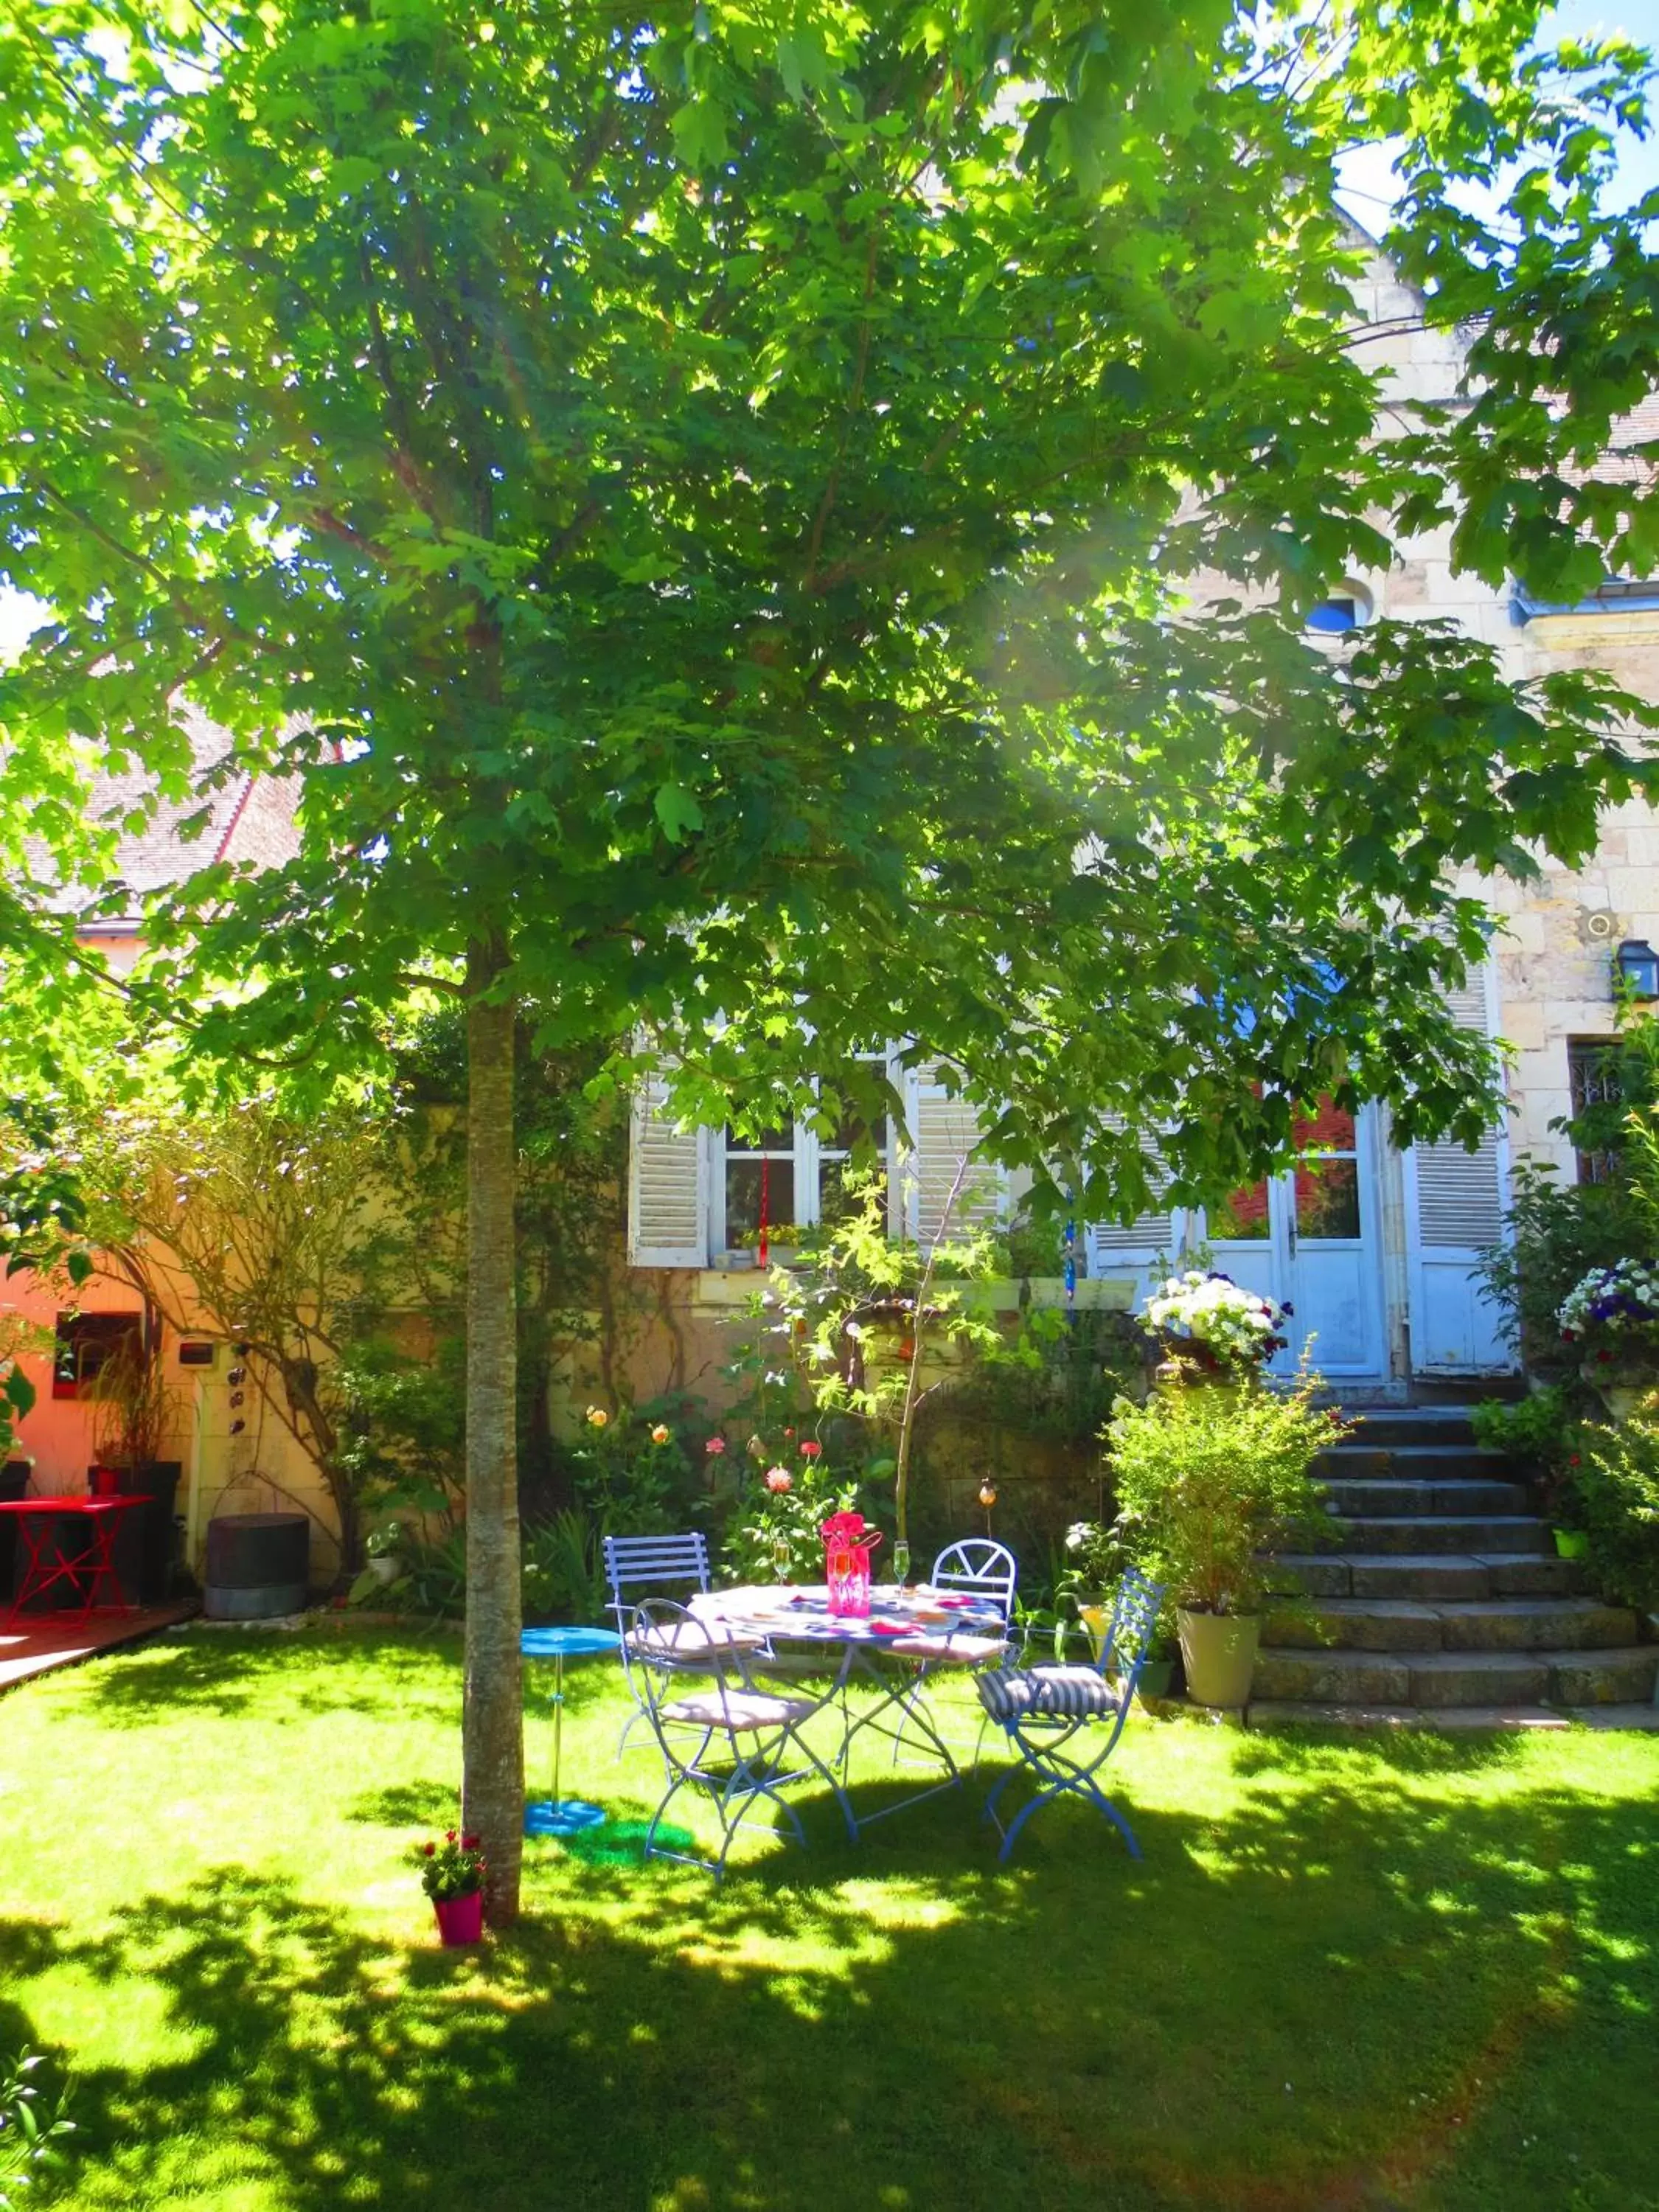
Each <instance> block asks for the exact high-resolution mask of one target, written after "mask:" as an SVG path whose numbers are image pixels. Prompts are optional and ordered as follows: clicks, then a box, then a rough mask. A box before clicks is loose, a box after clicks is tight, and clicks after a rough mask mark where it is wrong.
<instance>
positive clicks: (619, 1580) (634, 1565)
mask: <svg viewBox="0 0 1659 2212" xmlns="http://www.w3.org/2000/svg"><path fill="white" fill-rule="evenodd" d="M599 1548H600V1552H601V1553H602V1555H603V1558H604V1560H605V1580H606V1582H607V1583H609V1584H610V1585H611V1602H610V1604H609V1605H608V1606H607V1607H606V1608H605V1609H606V1611H607V1612H609V1613H614V1614H615V1615H616V1620H617V1628H618V1629H619V1630H620V1631H621V1633H622V1666H623V1678H624V1680H626V1682H627V1684H628V1687H629V1693H630V1694H631V1696H632V1698H633V1699H634V1711H632V1712H631V1713H630V1714H629V1717H628V1718H627V1720H626V1721H625V1722H624V1723H623V1732H622V1734H621V1735H619V1736H618V1737H617V1758H618V1759H620V1758H621V1757H622V1754H623V1751H624V1749H625V1748H626V1747H627V1743H628V1739H629V1736H630V1735H632V1733H633V1731H634V1729H635V1728H636V1727H637V1726H638V1725H639V1723H640V1722H641V1721H642V1720H644V1719H645V1718H646V1717H647V1716H646V1705H645V1699H644V1697H643V1695H642V1694H641V1690H642V1685H641V1681H640V1680H639V1677H638V1676H637V1674H635V1668H634V1652H633V1648H632V1645H631V1644H630V1642H629V1629H630V1627H631V1626H632V1623H633V1618H634V1608H635V1605H636V1604H637V1603H638V1602H639V1599H640V1597H641V1596H642V1595H644V1594H645V1593H646V1592H647V1591H648V1590H656V1591H660V1590H662V1589H664V1588H665V1586H669V1587H671V1588H673V1589H675V1590H676V1591H678V1590H680V1589H683V1588H684V1585H685V1584H687V1583H692V1584H695V1586H696V1589H699V1590H703V1591H706V1590H707V1589H708V1538H707V1537H706V1536H705V1535H704V1534H703V1533H702V1529H701V1528H692V1529H689V1530H687V1532H686V1533H685V1534H684V1535H674V1536H605V1537H603V1538H602V1539H601V1540H600V1547H599ZM629 1591H633V1592H634V1593H635V1595H633V1596H630V1595H629ZM686 1595H690V1592H689V1591H687V1592H686ZM687 1633H688V1635H689V1633H690V1632H689V1631H688V1632H687Z"/></svg>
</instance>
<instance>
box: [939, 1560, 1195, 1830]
mask: <svg viewBox="0 0 1659 2212" xmlns="http://www.w3.org/2000/svg"><path fill="white" fill-rule="evenodd" d="M1163 1597H1164V1592H1163V1589H1162V1588H1161V1587H1160V1586H1159V1585H1158V1583H1149V1582H1148V1581H1147V1580H1146V1577H1145V1576H1144V1575H1140V1574H1137V1573H1136V1572H1135V1571H1134V1570H1133V1568H1131V1569H1130V1571H1129V1572H1128V1573H1127V1574H1126V1575H1125V1576H1124V1577H1123V1580H1122V1583H1121V1585H1120V1586H1119V1589H1118V1594H1117V1602H1116V1604H1115V1606H1114V1607H1113V1608H1112V1618H1111V1622H1110V1625H1109V1627H1108V1628H1107V1631H1106V1634H1105V1636H1104V1638H1103V1640H1102V1643H1101V1647H1100V1656H1099V1658H1098V1659H1097V1662H1095V1664H1094V1665H1092V1666H1064V1665H1059V1666H1051V1667H1005V1668H999V1669H998V1670H997V1671H996V1672H995V1673H994V1674H981V1675H979V1676H977V1677H976V1678H975V1686H976V1687H977V1689H978V1691H979V1697H980V1703H981V1705H983V1706H984V1708H985V1716H986V1718H987V1721H988V1722H989V1723H990V1724H991V1726H992V1727H993V1728H1000V1729H1001V1730H1002V1732H1003V1735H1005V1736H1006V1738H1007V1741H1008V1747H1009V1749H1010V1750H1011V1751H1012V1753H1013V1754H1014V1757H1015V1759H1016V1761H1017V1762H1018V1763H1017V1764H1016V1765H1012V1766H1011V1767H1010V1768H1009V1770H1008V1771H1007V1772H1006V1774H1005V1775H1004V1776H1003V1777H1002V1778H1001V1780H1000V1782H998V1783H997V1784H996V1785H995V1787H994V1789H993V1790H992V1791H991V1794H990V1796H988V1797H987V1799H986V1801H985V1817H986V1819H987V1820H991V1821H994V1823H995V1825H996V1829H997V1832H998V1833H999V1834H1000V1836H1001V1838H1002V1849H1001V1850H1000V1851H999V1852H998V1854H997V1857H998V1858H999V1859H1000V1860H1006V1858H1007V1857H1008V1856H1009V1854H1010V1852H1011V1851H1012V1850H1013V1848H1014V1838H1016V1837H1017V1836H1018V1833H1019V1832H1020V1830H1021V1829H1022V1828H1023V1827H1024V1826H1025V1824H1026V1822H1027V1821H1028V1820H1030V1817H1031V1815H1032V1814H1034V1813H1035V1812H1036V1811H1037V1810H1038V1809H1039V1808H1041V1807H1042V1806H1044V1805H1048V1804H1051V1803H1052V1802H1053V1801H1054V1799H1055V1798H1056V1797H1068V1796H1070V1797H1082V1798H1085V1799H1086V1800H1087V1802H1089V1803H1090V1804H1091V1805H1092V1806H1093V1807H1094V1808H1095V1809H1096V1811H1097V1812H1100V1813H1103V1814H1105V1815H1106V1818H1107V1819H1108V1820H1109V1821H1110V1822H1111V1823H1112V1826H1114V1827H1115V1829H1116V1830H1117V1832H1118V1833H1119V1834H1120V1835H1121V1837H1122V1838H1123V1840H1124V1842H1125V1843H1126V1844H1127V1846H1128V1849H1129V1856H1130V1857H1131V1858H1136V1859H1138V1858H1139V1857H1140V1855H1141V1854H1140V1845H1139V1844H1138V1843H1137V1842H1136V1841H1135V1833H1134V1830H1133V1828H1132V1827H1131V1826H1129V1824H1128V1822H1127V1820H1125V1819H1124V1817H1123V1815H1122V1814H1121V1813H1120V1812H1119V1811H1118V1809H1117V1808H1116V1806H1115V1805H1114V1804H1113V1802H1112V1801H1111V1799H1110V1798H1109V1797H1108V1796H1106V1795H1105V1793H1104V1792H1103V1790H1101V1789H1100V1787H1099V1785H1098V1784H1097V1782H1096V1781H1095V1776H1096V1775H1097V1773H1098V1771H1100V1769H1101V1767H1102V1766H1103V1765H1104V1764H1105V1762H1106V1760H1107V1759H1109V1757H1110V1756H1111V1754H1112V1753H1113V1751H1114V1750H1115V1748H1116V1747H1117V1740H1118V1738H1119V1736H1121V1735H1122V1733H1123V1723H1124V1722H1125V1721H1126V1720H1127V1718H1128V1715H1129V1702H1130V1700H1131V1699H1132V1698H1133V1696H1134V1693H1135V1684H1136V1682H1137V1681H1138V1680H1139V1677H1140V1669H1141V1666H1142V1664H1143V1662H1145V1660H1146V1647H1147V1645H1148V1644H1150V1643H1151V1641H1152V1630H1153V1627H1154V1626H1156V1624H1157V1620H1158V1607H1159V1605H1160V1603H1161V1602H1162V1601H1163ZM1096 1727H1097V1728H1098V1729H1100V1731H1101V1735H1100V1740H1099V1741H1098V1743H1097V1746H1096V1747H1095V1748H1094V1756H1093V1758H1092V1759H1086V1760H1085V1759H1082V1758H1079V1757H1077V1756H1074V1755H1073V1753H1072V1751H1071V1749H1070V1747H1071V1746H1072V1744H1073V1742H1074V1741H1076V1739H1077V1738H1078V1737H1079V1736H1080V1735H1082V1734H1083V1731H1084V1730H1085V1729H1090V1728H1096ZM1022 1772H1029V1773H1030V1775H1031V1776H1032V1777H1033V1778H1035V1780H1036V1784H1037V1788H1036V1795H1035V1796H1032V1797H1030V1798H1029V1799H1028V1800H1027V1802H1025V1803H1024V1805H1022V1806H1021V1807H1020V1809H1019V1811H1018V1813H1016V1814H1015V1815H1014V1817H1013V1819H1012V1820H1011V1821H1010V1822H1009V1824H1008V1826H1006V1828H1005V1827H1004V1826H1003V1825H1002V1821H1001V1818H1000V1814H999V1813H998V1810H997V1808H998V1804H999V1802H1000V1799H1001V1796H1002V1793H1003V1791H1004V1790H1006V1788H1007V1787H1008V1784H1010V1783H1011V1782H1012V1780H1013V1779H1014V1778H1015V1776H1016V1775H1018V1774H1020V1773H1022Z"/></svg>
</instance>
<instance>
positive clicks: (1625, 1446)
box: [1571, 1414, 1659, 1612]
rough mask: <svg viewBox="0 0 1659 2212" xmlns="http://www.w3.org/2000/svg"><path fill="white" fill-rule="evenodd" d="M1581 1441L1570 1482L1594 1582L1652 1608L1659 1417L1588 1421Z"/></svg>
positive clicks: (1658, 1548) (1606, 1592)
mask: <svg viewBox="0 0 1659 2212" xmlns="http://www.w3.org/2000/svg"><path fill="white" fill-rule="evenodd" d="M1577 1447H1578V1448H1577V1453H1576V1455H1574V1459H1575V1461H1576V1463H1572V1464H1571V1482H1572V1487H1573V1492H1574V1495H1575V1499H1576V1504H1577V1522H1578V1523H1579V1525H1580V1526H1581V1527H1582V1528H1583V1529H1584V1531H1585V1533H1586V1534H1588V1536H1589V1565H1590V1572H1591V1575H1592V1577H1593V1578H1594V1580H1595V1587H1596V1589H1598V1590H1599V1591H1600V1592H1601V1595H1602V1596H1603V1597H1607V1598H1611V1599H1613V1600H1614V1601H1616V1602H1617V1603H1619V1604H1621V1605H1632V1606H1635V1607H1638V1609H1639V1610H1641V1611H1644V1612H1652V1611H1654V1610H1655V1609H1656V1608H1659V1420H1655V1419H1651V1418H1644V1417H1643V1416H1642V1415H1640V1414H1638V1415H1633V1416H1632V1419H1629V1420H1627V1421H1621V1422H1620V1424H1619V1425H1618V1426H1617V1427H1616V1428H1598V1427H1592V1426H1590V1425H1589V1424H1586V1425H1584V1426H1583V1428H1581V1429H1580V1430H1579V1431H1578V1432H1577Z"/></svg>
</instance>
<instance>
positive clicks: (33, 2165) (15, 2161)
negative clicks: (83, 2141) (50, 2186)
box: [0, 2051, 75, 2212]
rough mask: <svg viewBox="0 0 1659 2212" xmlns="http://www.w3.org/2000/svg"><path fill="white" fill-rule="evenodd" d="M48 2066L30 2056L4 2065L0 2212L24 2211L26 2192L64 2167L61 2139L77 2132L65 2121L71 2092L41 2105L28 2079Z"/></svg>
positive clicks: (0, 2065)
mask: <svg viewBox="0 0 1659 2212" xmlns="http://www.w3.org/2000/svg"><path fill="white" fill-rule="evenodd" d="M43 2063H45V2062H44V2061H43V2060H42V2058H41V2057H40V2054H39V2053H38V2052H35V2053H30V2052H29V2051H21V2052H20V2053H19V2054H18V2056H17V2057H15V2059H11V2060H9V2061H0V2212H23V2191H25V2190H26V2189H28V2188H29V2187H30V2186H31V2185H32V2184H33V2183H34V2182H36V2181H44V2180H45V2179H46V2178H47V2176H48V2175H49V2174H50V2173H51V2172H52V2169H53V2168H54V2167H57V2166H61V2165H62V2164H63V2162H64V2160H63V2152H62V2148H61V2145H62V2141H63V2138H64V2136H68V2135H73V2134H74V2132H75V2123H74V2121H73V2120H70V2119H65V2118H64V2104H65V2102H66V2101H67V2091H63V2092H60V2093H59V2094H58V2100H57V2102H56V2103H55V2104H53V2105H51V2106H46V2105H43V2104H42V2102H41V2100H40V2091H39V2089H37V2088H36V2087H35V2086H34V2083H33V2081H32V2080H31V2079H30V2076H31V2075H33V2072H34V2070H35V2069H36V2068H37V2067H38V2066H40V2065H42V2064H43Z"/></svg>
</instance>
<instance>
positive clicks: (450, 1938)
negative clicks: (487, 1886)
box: [432, 1889, 483, 1950]
mask: <svg viewBox="0 0 1659 2212" xmlns="http://www.w3.org/2000/svg"><path fill="white" fill-rule="evenodd" d="M432 1910H433V1911H435V1913H436V1914H437V1916H438V1933H439V1935H440V1936H442V1938H443V1941H444V1948H446V1949H447V1950H449V1949H459V1948H460V1946H461V1945H462V1944H464V1943H477V1942H482V1940H483V1890H481V1889H474V1890H470V1891H469V1892H468V1893H467V1894H466V1895H465V1897H435V1898H434V1899H433V1900H432Z"/></svg>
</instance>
